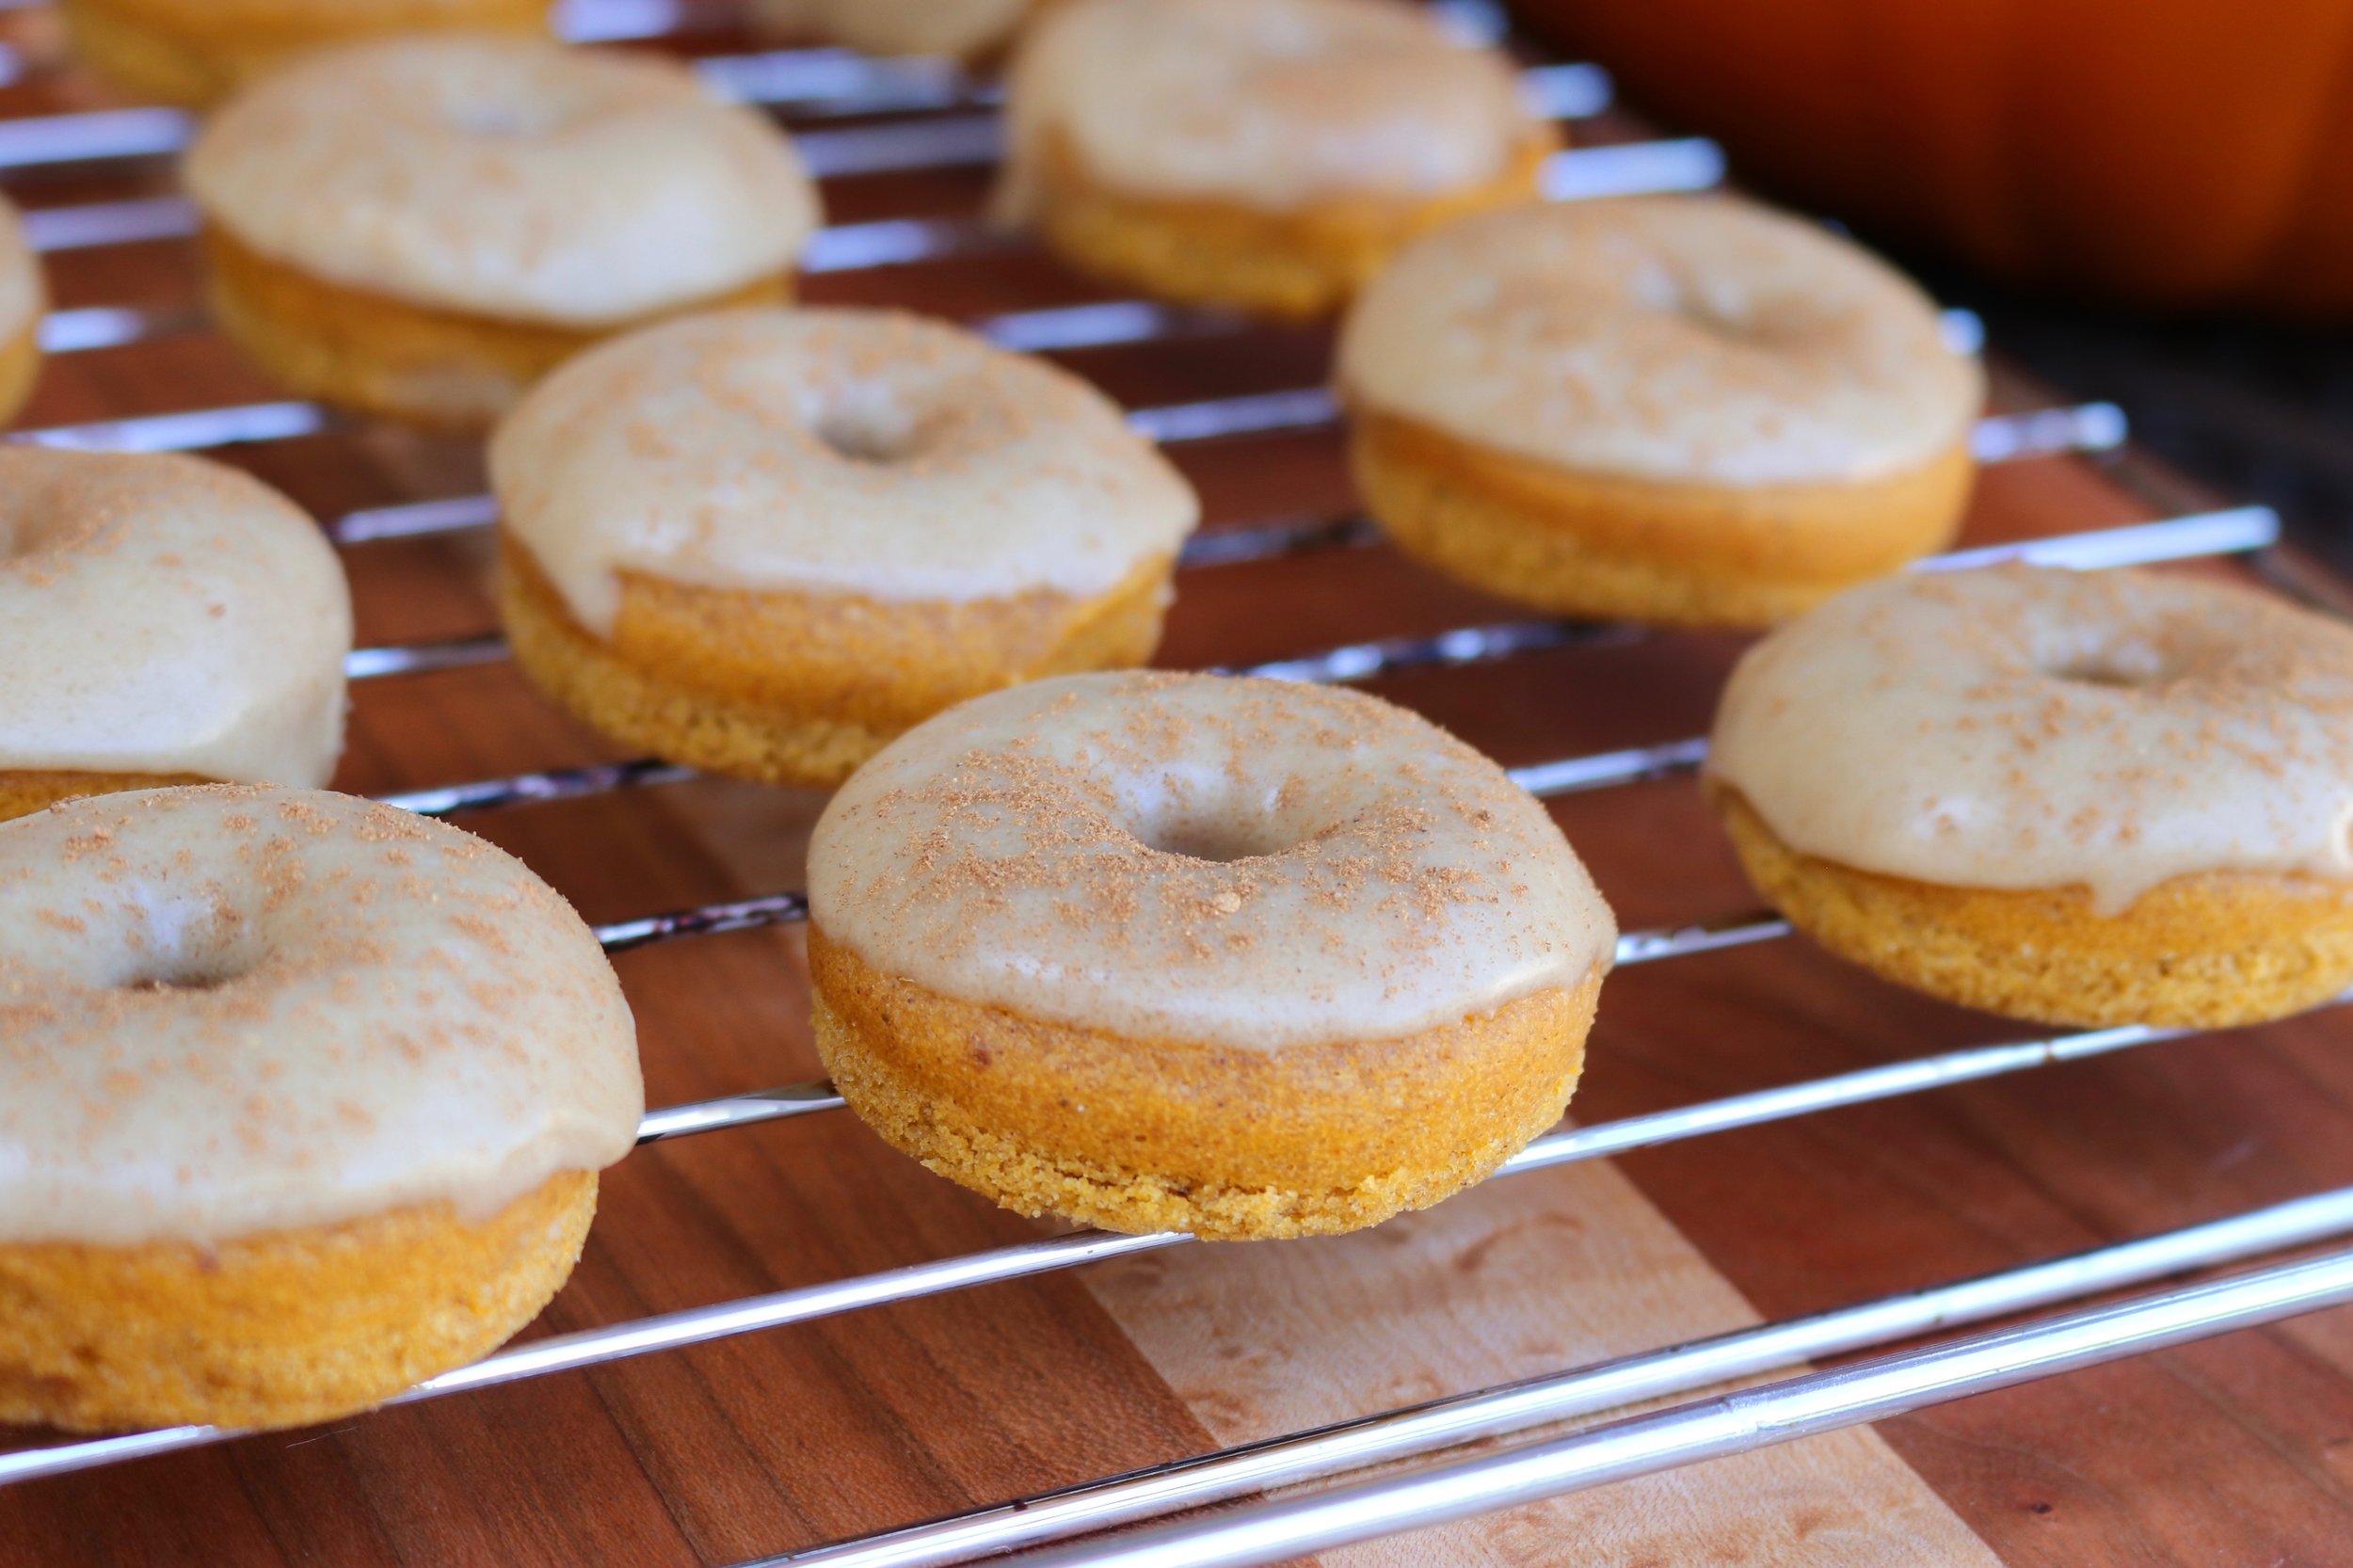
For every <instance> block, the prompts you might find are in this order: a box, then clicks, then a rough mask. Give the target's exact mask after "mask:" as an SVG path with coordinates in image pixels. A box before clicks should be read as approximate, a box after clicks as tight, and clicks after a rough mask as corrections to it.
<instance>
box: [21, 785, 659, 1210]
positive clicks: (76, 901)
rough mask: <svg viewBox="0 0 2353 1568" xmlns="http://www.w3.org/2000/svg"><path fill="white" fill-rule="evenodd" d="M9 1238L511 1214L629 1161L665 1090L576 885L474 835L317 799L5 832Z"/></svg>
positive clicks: (94, 814) (53, 823)
mask: <svg viewBox="0 0 2353 1568" xmlns="http://www.w3.org/2000/svg"><path fill="white" fill-rule="evenodd" d="M156 982H177V983H179V984H155V983H156ZM191 983H214V984H191ZM0 1041H5V1046H0V1242H22V1241H44V1240H72V1241H84V1242H91V1243H97V1244H104V1245H117V1246H119V1245H129V1244H134V1243H138V1242H146V1241H157V1240H176V1241H190V1242H197V1243H209V1242H217V1241H222V1240H233V1239H235V1238H238V1237H244V1236H250V1235H254V1234H257V1233H260V1232H264V1231H271V1230H278V1229H281V1228H286V1227H292V1226H302V1225H321V1224H339V1223H342V1222H344V1221H348V1220H356V1219H360V1218H364V1217H367V1216H371V1215H376V1214H382V1213H385V1212H387V1211H389V1210H392V1209H394V1208H403V1207H406V1206H408V1205H412V1204H421V1203H428V1202H432V1201H435V1200H446V1201H447V1202H449V1203H451V1204H453V1205H454V1206H455V1207H456V1210H457V1212H458V1213H459V1214H461V1215H462V1216H465V1217H467V1218H469V1219H473V1220H481V1219H485V1218H488V1216H489V1215H491V1214H494V1213H496V1212H497V1211H498V1210H499V1209H500V1208H504V1207H505V1206H506V1205H507V1204H509V1203H512V1202H513V1201H514V1200H516V1199H517V1198H520V1197H521V1196H523V1195H524V1194H525V1193H527V1192H532V1191H533V1190H535V1189H536V1188H537V1187H539V1186H540V1185H541V1184H543V1183H544V1182H546V1181H547V1180H548V1179H549V1178H550V1177H551V1176H555V1175H557V1174H559V1173H561V1172H565V1171H576V1170H595V1169H598V1168H600V1167H601V1166H604V1165H609V1164H611V1163H612V1162H613V1161H614V1160H618V1159H619V1158H620V1157H621V1156H622V1155H624V1154H626V1153H628V1152H629V1150H630V1148H631V1146H632V1144H633V1142H634V1140H635V1138H636V1133H637V1123H638V1119H639V1117H640V1116H641V1115H642V1113H643V1111H644V1104H645V1092H644V1088H643V1086H642V1084H641V1083H640V1081H639V1079H638V1069H637V1051H636V1037H635V1031H634V1028H633V1026H632V1023H631V1021H630V1015H629V1008H628V1005H627V1004H626V1003H625V1002H624V1001H623V1000H622V999H621V991H620V987H619V985H618V984H616V982H615V980H614V978H613V970H612V968H611V966H610V965H608V964H607V963H606V962H605V959H604V955H603V953H602V952H600V950H599V948H598V946H597V942H596V938H595V936H594V935H593V934H591V933H590V932H589V930H588V929H587V928H586V927H585V926H584V925H583V924H582V923H581V920H580V917H579V916H578V915H576V914H574V913H573V912H572V909H571V906H570V905H568V904H566V903H565V902H564V901H563V900H562V899H561V898H559V897H557V896H556V894H555V893H554V892H553V891H552V890H551V889H550V888H548V886H547V885H546V884H545V883H543V882H541V881H540V880H539V879H538V878H537V877H536V876H534V875H532V874H531V872H530V871H529V870H528V869H526V868H525V867H524V866H523V865H522V863H521V862H520V861H518V860H516V859H514V858H513V857H512V856H508V855H506V854H504V852H502V851H500V850H498V849H495V848H493V847H491V846H490V845H489V844H487V843H485V842H483V841H482V840H479V839H475V838H472V836H470V835H468V834H464V833H460V832H458V831H457V830H456V828H452V827H444V826H442V825H441V824H438V823H433V822H429V821H426V820H424V819H422V818H418V817H414V816H411V815H409V814H408V813H406V812H402V811H397V810H394V809H392V808H390V807H384V806H376V805H374V804H372V803H370V802H367V801H362V800H356V799H353V798H351V797H350V796H346V795H331V794H325V793H318V792H304V791H286V790H272V789H259V788H254V787H251V786H210V787H206V788H201V789H193V790H167V791H149V792H140V793H136V794H126V795H108V796H101V797H98V798H96V799H91V800H86V801H78V802H73V803H71V804H69V805H66V806H62V807H57V808H52V809H50V810H48V811H43V812H39V813H36V814H35V815H33V816H30V817H23V818H19V819H18V820H16V821H14V822H11V823H8V824H0Z"/></svg>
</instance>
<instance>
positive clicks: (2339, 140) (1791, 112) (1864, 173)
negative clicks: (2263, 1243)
mask: <svg viewBox="0 0 2353 1568" xmlns="http://www.w3.org/2000/svg"><path fill="white" fill-rule="evenodd" d="M1521 5H1522V9H1523V10H1524V11H1525V12H1526V13H1527V14H1528V17H1529V21H1530V23H1531V24H1533V25H1535V26H1536V27H1538V28H1539V29H1540V30H1544V31H1546V32H1548V33H1549V34H1550V35H1551V36H1552V37H1553V38H1555V39H1556V40H1558V41H1560V42H1561V43H1562V44H1564V45H1566V46H1568V47H1570V48H1572V49H1574V50H1576V51H1577V52H1579V53H1582V54H1586V55H1589V56H1591V57H1592V58H1594V59H1598V60H1600V61H1601V62H1602V63H1604V64H1605V65H1608V66H1609V68H1610V69H1611V70H1612V71H1613V72H1616V73H1617V75H1618V77H1619V79H1620V81H1621V82H1622V83H1624V85H1625V90H1626V92H1627V94H1628V96H1629V97H1630V98H1631V99H1632V100H1633V101H1634V102H1635V103H1637V104H1640V105H1641V106H1642V107H1643V108H1644V109H1646V110H1649V111H1651V112H1653V113H1655V114H1658V115H1662V116H1665V117H1667V118H1669V119H1671V120H1673V121H1675V122H1677V123H1678V124H1688V125H1689V127H1690V128H1692V129H1694V130H1699V131H1705V132H1707V133H1709V134H1711V135H1713V136H1718V137H1720V138H1721V139H1722V140H1723V141H1724V142H1725V143H1726V144H1727V146H1728V147H1729V148H1730V150H1731V152H1732V154H1733V157H1734V160H1735V162H1736V164H1737V166H1738V167H1739V168H1740V169H1741V170H1742V171H1743V173H1745V174H1747V175H1748V176H1750V177H1752V178H1753V179H1756V180H1758V181H1759V182H1761V183H1762V184H1766V185H1768V186H1770V187H1773V188H1777V189H1778V190H1780V191H1781V192H1783V193H1785V195H1787V196H1788V197H1790V198H1791V199H1793V200H1801V201H1803V202H1806V203H1808V204H1810V205H1813V206H1815V207H1817V208H1818V209H1819V210H1822V211H1825V212H1833V213H1838V214H1842V215H1848V216H1853V217H1854V218H1856V219H1857V220H1858V221H1869V222H1871V223H1874V224H1876V225H1877V226H1878V227H1879V228H1880V229H1881V231H1882V232H1887V233H1889V234H1892V235H1895V236H1897V237H1903V238H1911V239H1915V240H1928V241H1933V242H1936V243H1939V244H1941V245H1943V246H1945V247H1946V248H1950V249H1953V250H1956V251H1958V252H1960V253H1961V255H1962V256H1964V257H1965V258H1967V259H1968V260H1970V261H1972V262H1974V263H1976V264H1978V265H1980V266H1982V267H1984V268H1987V269H1988V270H1990V271H1993V272H1994V273H1996V274H1998V275H2001V276H2004V277H2008V278H2012V279H2017V280H2025V281H2029V282H2039V283H2061V284H2066V285H2071V286H2074V287H2077V288H2082V289H2089V290H2094V291H2097V292H2100V293H2103V294H2105V295H2108V296H2121V297H2123V298H2127V299H2131V300H2135V301H2138V302H2142V303H2152V304H2165V305H2214V304H2249V303H2255V304H2264V305H2268V306H2273V307H2279V308H2282V309H2287V310H2293V311H2297V312H2333V313H2338V314H2348V313H2353V0H2235V3H2233V0H2137V3H2136V0H1769V3H1756V0H1521Z"/></svg>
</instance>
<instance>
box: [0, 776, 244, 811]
mask: <svg viewBox="0 0 2353 1568" xmlns="http://www.w3.org/2000/svg"><path fill="white" fill-rule="evenodd" d="M221 782H223V780H221V779H217V778H207V777H205V776H203V775H202V774H194V773H86V772H81V771H78V770H74V769H66V768H57V769H51V768H13V769H12V768H0V822H7V821H8V820H9V819H10V818H11V817H29V816H31V815H32V814H33V813H34V812H36V811H43V810H46V809H48V808H50V807H52V806H55V805H56V804H57V803H58V802H59V801H61V800H80V799H81V798H83V797H84V796H86V795H111V794H120V793H121V792H124V791H126V790H168V789H170V788H172V787H174V786H175V785H181V784H218V783H221Z"/></svg>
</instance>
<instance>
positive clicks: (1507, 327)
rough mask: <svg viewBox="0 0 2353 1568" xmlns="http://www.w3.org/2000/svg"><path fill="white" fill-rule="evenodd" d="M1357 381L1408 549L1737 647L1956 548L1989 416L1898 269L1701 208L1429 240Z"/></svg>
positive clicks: (1361, 448)
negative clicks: (1713, 633) (1734, 639)
mask: <svg viewBox="0 0 2353 1568" xmlns="http://www.w3.org/2000/svg"><path fill="white" fill-rule="evenodd" d="M1338 380H1339V387H1340V392H1341V395H1342V397H1343V399H1344V400H1345V401H1346V403H1347V405H1348V408H1349V410H1350V412H1351V414H1352V415H1353V431H1352V437H1351V448H1350V451H1351V461H1352V463H1353V467H1354V470H1355V472H1356V477H1357V482H1358V485H1359V488H1361V489H1362V491H1363V492H1364V496H1365V501H1366V504H1367V505H1368V507H1369V509H1370V510H1371V512H1372V514H1373V516H1374V518H1375V519H1376V520H1378V521H1379V523H1380V524H1381V526H1382V528H1383V529H1384V530H1385V532H1386V533H1387V535H1388V536H1389V537H1390V538H1391V539H1392V540H1394V541H1395V542H1396V544H1397V545H1398V547H1399V548H1400V549H1401V550H1403V551H1405V552H1408V553H1409V554H1412V555H1414V556H1415V557H1417V559H1419V560H1421V561H1423V562H1425V563H1427V564H1429V565H1431V566H1433V567H1435V568H1438V569H1439V570H1441V571H1444V572H1446V573H1448V574H1449V575H1450V576H1453V577H1457V578H1460V579H1461V580H1463V581H1465V582H1466V583H1469V584H1473V585H1475V586H1478V587H1481V588H1485V589H1487V590H1489V591H1491V592H1494V593H1497V594H1500V595H1502V596H1503V597H1505V598H1508V599H1514V600H1522V601H1524V602H1527V603H1530V604H1534V605H1537V606H1540V607H1542V608H1544V609H1546V610H1550V611H1554V612H1556V613H1560V614H1566V615H1576V616H1594V617H1608V618H1623V619H1632V620H1640V621H1653V622H1668V623H1675V624H1694V625H1714V626H1738V627H1757V626H1767V625H1770V624H1772V623H1774V622H1776V621H1779V620H1782V619H1785V618H1786V617H1787V616H1792V615H1795V614H1797V613H1799V612H1800V611H1802V610H1804V609H1806V608H1808V607H1809V606H1811V605H1813V604H1815V603H1817V602H1818V601H1820V600H1823V599H1825V598H1828V597H1829V596H1830V595H1831V594H1833V593H1835V592H1836V591H1838V590H1839V589H1841V588H1844V587H1847V586H1849V585H1850V584H1855V583H1859V582H1863V581H1865V580H1867V579H1869V578H1873V577H1878V576H1881V575H1883V574H1884V573H1886V572H1889V571H1892V570H1894V569H1896V568H1897V567H1899V566H1901V565H1902V564H1903V563H1904V562H1906V561H1909V560H1912V559H1913V558H1914V557H1915V556H1919V555H1923V554H1926V553H1928V552H1931V551H1933V550H1936V549H1938V548H1940V547H1942V546H1943V545H1944V544H1945V542H1946V541H1947V540H1949V539H1950V538H1951V537H1952V536H1953V534H1954V533H1955V532H1956V531H1957V530H1958V528H1959V527H1960V524H1961V514H1962V512H1963V510H1964V509H1965V508H1966V505H1967V503H1968V496H1969V488H1970V482H1971V478H1972V473H1973V464H1972V462H1971V458H1970V454H1969V437H1970V432H1971V428H1972V426H1973V424H1974V422H1975V421H1976V419H1977V414H1978V411H1979V408H1980V407H1981V405H1982V404H1983V402H1984V396H1985V383H1984V377H1983V376H1982V374H1981V373H1980V371H1979V370H1978V368H1977V364H1976V362H1975V361H1974V360H1969V359H1966V358H1964V357H1962V356H1961V355H1959V354H1956V353H1954V352H1953V351H1952V350H1951V349H1950V348H1948V347H1947V346H1946V345H1945V341H1944V337H1943V334H1942V331H1941V324H1940V322H1939V320H1938V316H1937V312H1936V311H1935V309H1934V307H1933V306H1931V305H1930V304H1929V300H1928V299H1927V297H1926V296H1923V295H1922V294H1921V293H1920V291H1919V290H1918V289H1916V288H1914V287H1913V285H1912V284H1911V283H1910V282H1909V281H1907V280H1905V279H1903V278H1901V277H1899V276H1898V275H1897V274H1896V273H1895V272H1893V271H1890V270H1889V269H1888V268H1887V267H1886V266H1884V265H1882V264H1881V263H1880V262H1878V261H1877V260H1876V259H1874V258H1873V257H1871V256H1869V255H1867V254H1865V252H1864V251H1862V250H1860V249H1858V248H1855V247H1854V246H1852V245H1850V244H1849V243H1848V242H1847V241H1845V240H1842V239H1839V238H1837V237H1835V236H1834V235H1833V234H1831V233H1830V232H1827V231H1826V230H1823V229H1821V228H1819V227H1817V226H1816V225H1813V224H1809V223H1801V222H1799V221H1797V220H1796V219H1793V218H1788V217H1784V216H1780V215H1778V214H1774V213H1770V212H1767V211H1764V210H1763V209H1761V208H1758V207H1755V206H1753V205H1751V204H1749V203H1746V202H1743V201H1738V200H1729V199H1695V198H1689V197H1652V198H1642V199H1632V200H1616V201H1602V202H1576V203H1564V204H1561V205H1557V206H1540V207H1522V208H1518V209H1514V210H1513V211H1511V212H1508V213H1496V214H1491V215H1487V216H1481V217H1478V218H1473V219H1470V220H1468V221H1466V222H1464V223H1461V224H1458V225H1455V226H1453V227H1451V228H1449V229H1446V230H1444V231H1442V232H1438V233H1435V234H1433V235H1431V236H1429V237H1428V238H1427V239H1424V240H1422V241H1420V242H1419V243H1417V244H1416V245H1415V246H1414V247H1413V248H1411V249H1409V250H1408V251H1407V252H1406V253H1405V254H1404V255H1403V256H1401V258H1399V261H1398V264H1397V265H1396V266H1395V267H1393V268H1392V269H1390V270H1389V271H1388V272H1387V273H1385V274H1384V275H1383V276H1382V278H1381V279H1380V280H1379V281H1378V282H1376V283H1375V284H1374V285H1373V286H1372V287H1371V288H1370V289H1369V290H1368V291H1367V292H1366V294H1365V296H1364V297H1363V298H1362V299H1360V300H1359V301H1358V302H1357V304H1356V307H1355V309H1354V310H1353V311H1352V312H1350V315H1349V318H1348V322H1347V326H1346V328H1345V329H1344V330H1343V332H1342V335H1341V339H1340V348H1339V371H1338Z"/></svg>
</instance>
